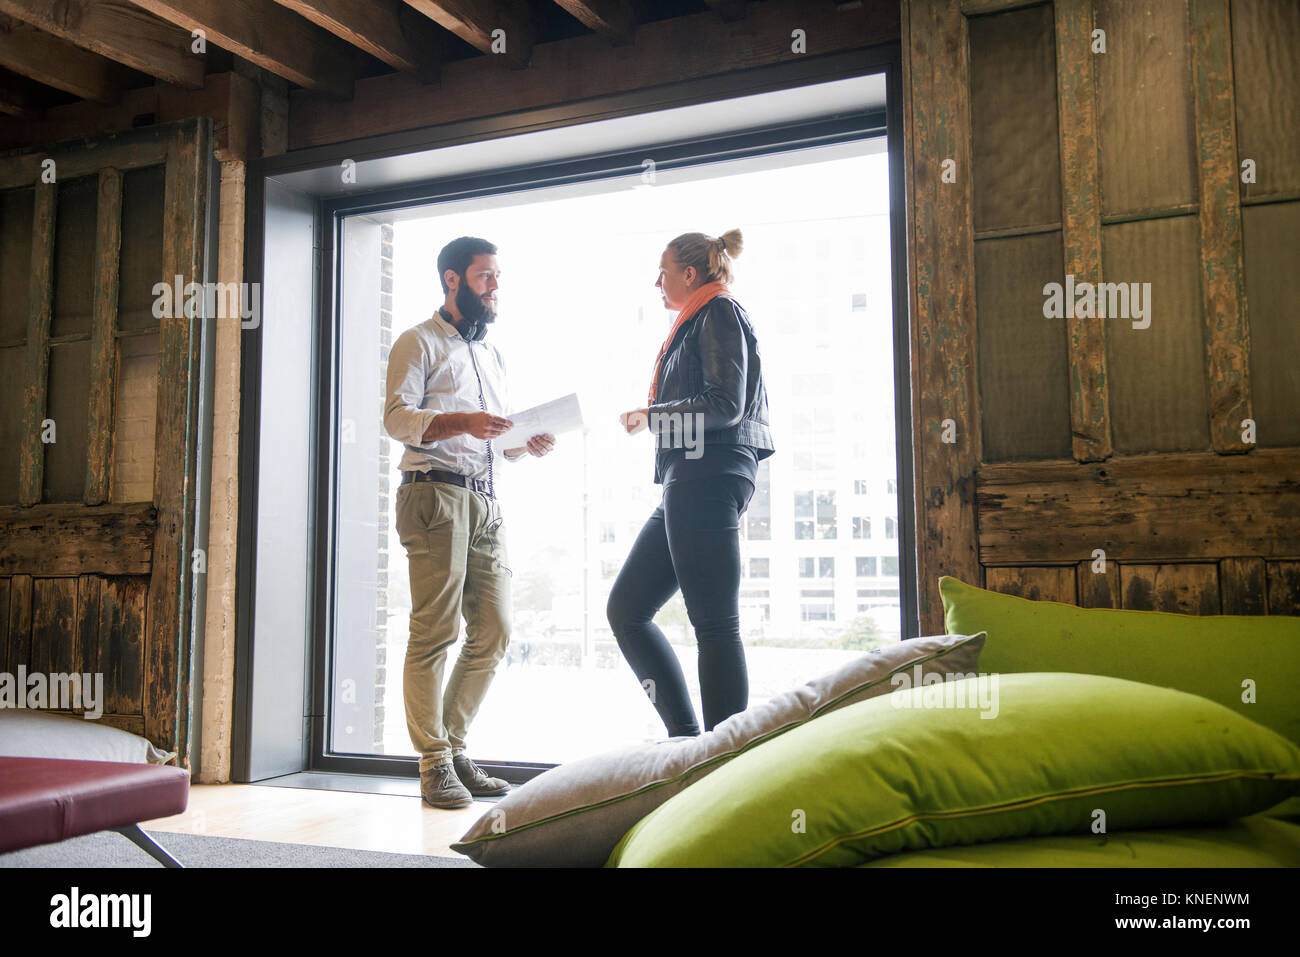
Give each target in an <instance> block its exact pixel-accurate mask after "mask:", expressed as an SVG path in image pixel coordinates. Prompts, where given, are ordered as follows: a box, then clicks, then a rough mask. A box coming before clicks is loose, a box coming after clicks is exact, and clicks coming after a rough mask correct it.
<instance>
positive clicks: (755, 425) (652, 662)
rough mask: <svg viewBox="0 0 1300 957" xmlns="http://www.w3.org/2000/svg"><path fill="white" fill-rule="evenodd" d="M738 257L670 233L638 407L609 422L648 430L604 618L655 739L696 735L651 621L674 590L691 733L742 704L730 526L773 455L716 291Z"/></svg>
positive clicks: (741, 329) (761, 392)
mask: <svg viewBox="0 0 1300 957" xmlns="http://www.w3.org/2000/svg"><path fill="white" fill-rule="evenodd" d="M742 245H743V243H742V238H741V234H740V230H738V229H733V230H730V231H729V232H726V233H723V234H722V235H721V236H706V235H705V234H703V233H684V234H683V235H681V236H678V237H677V238H676V239H674V240H673V241H672V242H670V243H669V244H668V246H667V248H666V249H665V250H664V252H663V255H662V256H661V257H660V260H659V278H658V280H657V281H656V282H655V286H656V287H658V289H659V291H660V293H661V294H662V297H663V302H664V308H665V309H668V310H675V311H676V313H677V316H676V320H675V321H674V323H673V325H672V328H671V330H670V331H669V332H668V336H667V338H666V339H665V340H664V344H663V346H662V347H661V348H660V350H659V356H658V357H657V358H656V360H655V364H654V374H653V376H652V378H651V381H650V392H649V396H648V398H647V401H646V407H645V408H643V409H636V410H634V411H631V412H625V413H623V415H622V416H620V421H621V423H622V425H623V428H624V429H625V430H626V431H627V433H628V434H629V435H634V434H636V433H637V432H640V431H641V430H642V429H644V428H647V427H649V428H650V429H651V430H652V431H653V432H654V434H655V471H654V480H655V482H656V483H660V484H662V485H663V501H662V503H661V504H660V505H659V507H658V508H656V509H655V510H654V512H653V513H652V514H651V515H650V518H649V519H647V520H646V523H645V526H644V527H643V528H642V529H641V533H640V534H639V535H638V536H637V539H636V542H635V543H633V545H632V550H631V552H630V553H629V554H628V557H627V561H626V562H625V563H624V565H623V568H622V570H621V571H620V572H619V575H618V578H617V579H615V581H614V586H613V589H612V591H611V592H610V596H609V604H608V606H607V608H606V614H607V615H608V617H609V625H610V628H611V629H612V630H613V632H614V637H615V638H616V639H617V640H618V645H619V648H620V649H621V650H622V652H623V656H624V657H625V658H626V659H627V662H628V664H629V665H631V666H632V670H633V671H634V672H635V673H636V676H637V678H638V679H640V681H641V685H642V687H643V688H644V689H645V690H646V692H647V694H648V695H649V696H650V700H651V702H652V703H653V704H654V707H655V710H656V711H658V712H659V716H660V718H662V719H663V722H664V726H665V727H666V728H667V730H668V735H669V737H676V736H680V735H697V734H699V733H700V727H699V724H698V722H697V721H696V717H695V710H694V708H693V707H692V706H691V700H690V696H689V694H688V692H687V690H686V678H685V676H684V675H683V674H682V669H681V666H680V664H678V661H677V656H676V654H674V652H673V650H672V647H671V646H670V645H669V644H668V639H667V638H665V637H664V634H663V632H662V631H660V629H659V627H658V626H657V625H656V624H655V623H654V621H653V618H654V615H655V613H656V612H657V611H658V610H659V609H660V608H661V607H662V606H663V604H664V602H666V601H667V600H668V599H669V598H671V597H672V596H673V594H674V593H675V592H676V591H677V590H678V588H680V589H681V591H682V598H683V599H684V601H685V603H686V612H687V615H688V616H689V617H690V620H691V624H692V625H693V626H694V628H695V638H696V642H697V644H698V646H699V678H700V696H701V698H702V704H703V707H704V730H706V731H711V730H713V728H714V726H716V725H717V724H719V723H720V722H722V721H723V720H725V719H726V718H728V717H730V716H731V715H733V714H736V713H737V712H739V711H744V710H745V708H746V707H747V706H748V703H749V675H748V672H747V670H746V667H745V649H744V646H743V645H742V644H741V641H740V610H739V591H740V541H739V530H740V516H741V515H743V514H744V512H745V509H746V508H748V506H749V500H750V498H751V497H752V496H753V494H754V483H755V476H756V473H757V471H758V463H759V461H760V460H762V459H765V458H767V457H768V456H769V455H771V454H772V452H773V445H772V436H771V433H770V432H769V430H768V415H767V392H766V390H765V389H764V388H763V372H762V365H761V362H760V360H759V354H758V342H757V340H756V338H755V336H754V329H753V326H751V325H750V321H749V316H748V315H747V314H746V313H745V310H744V309H743V308H741V305H740V303H738V302H737V301H736V300H735V298H734V297H733V296H732V295H731V293H730V291H729V289H728V283H730V282H731V280H732V260H734V259H735V258H736V257H737V256H739V255H740V251H741V248H742Z"/></svg>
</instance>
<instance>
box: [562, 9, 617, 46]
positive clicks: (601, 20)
mask: <svg viewBox="0 0 1300 957" xmlns="http://www.w3.org/2000/svg"><path fill="white" fill-rule="evenodd" d="M555 2H556V3H557V4H559V5H560V6H561V7H563V8H564V9H565V10H566V11H567V12H568V13H569V14H570V15H572V16H573V17H575V18H576V19H578V20H579V21H581V23H582V24H583V26H585V27H586V28H587V29H589V30H595V31H596V32H597V33H599V34H600V35H601V36H603V37H604V38H605V39H606V40H608V41H609V42H610V43H613V44H614V45H615V46H622V45H624V44H627V43H631V42H632V38H633V37H634V36H635V35H636V13H635V11H634V10H633V9H632V3H631V0H555Z"/></svg>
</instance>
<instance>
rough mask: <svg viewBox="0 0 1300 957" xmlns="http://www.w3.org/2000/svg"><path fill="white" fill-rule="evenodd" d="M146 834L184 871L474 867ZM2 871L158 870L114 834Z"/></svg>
mask: <svg viewBox="0 0 1300 957" xmlns="http://www.w3.org/2000/svg"><path fill="white" fill-rule="evenodd" d="M148 833H149V835H150V836H151V837H152V838H153V839H154V840H155V841H157V842H158V843H159V844H161V845H162V846H163V847H164V848H166V849H167V851H168V853H170V854H171V855H172V856H173V857H174V858H176V859H177V860H178V861H180V862H181V863H182V864H183V865H185V866H186V867H479V865H478V864H475V863H474V862H473V861H471V860H470V859H469V858H467V857H433V856H430V855H423V854H388V853H385V852H383V851H355V850H351V849H349V848H345V847H316V846H314V845H310V844H276V843H273V842H271V841H248V840H244V839H242V838H237V837H212V836H210V835H206V834H170V833H168V832H166V831H150V832H148ZM4 867H59V868H75V867H162V865H161V864H159V863H158V862H157V861H155V860H154V859H153V858H152V857H150V856H149V855H148V854H146V853H145V852H144V851H142V850H140V848H138V847H136V846H135V845H134V844H132V843H131V842H130V841H129V840H128V839H127V838H125V837H123V836H122V835H121V834H118V833H116V832H115V831H100V832H99V833H98V834H86V835H84V836H82V837H74V838H70V839H69V840H66V841H63V842H61V843H59V844H45V845H42V846H41V847H29V848H26V849H25V850H21V851H12V852H11V853H9V854H0V868H4Z"/></svg>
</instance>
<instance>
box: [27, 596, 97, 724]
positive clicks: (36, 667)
mask: <svg viewBox="0 0 1300 957" xmlns="http://www.w3.org/2000/svg"><path fill="white" fill-rule="evenodd" d="M76 618H77V580H76V579H75V578H36V579H33V581H32V656H31V661H30V662H29V664H28V665H27V667H28V668H29V669H30V670H31V671H41V672H44V673H45V674H47V675H48V674H54V673H63V674H67V673H68V672H71V671H82V670H84V669H82V668H81V667H79V665H80V661H79V660H78V653H77V632H76V629H75V628H74V623H75V622H76ZM51 704H53V702H51Z"/></svg>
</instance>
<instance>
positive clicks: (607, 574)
mask: <svg viewBox="0 0 1300 957" xmlns="http://www.w3.org/2000/svg"><path fill="white" fill-rule="evenodd" d="M619 566H620V563H619V562H611V561H607V560H604V559H602V560H601V563H600V577H601V578H613V577H615V576H616V575H618V569H619Z"/></svg>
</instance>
